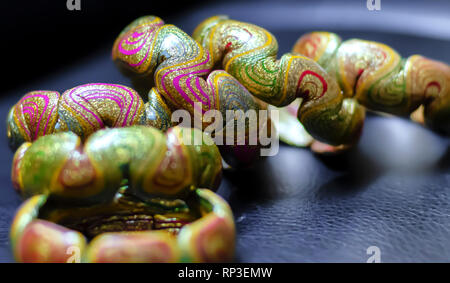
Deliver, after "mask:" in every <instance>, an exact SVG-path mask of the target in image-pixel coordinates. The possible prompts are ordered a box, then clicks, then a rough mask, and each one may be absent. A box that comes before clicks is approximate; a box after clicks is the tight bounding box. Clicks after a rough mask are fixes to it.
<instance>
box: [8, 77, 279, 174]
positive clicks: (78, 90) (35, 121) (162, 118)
mask: <svg viewBox="0 0 450 283" xmlns="http://www.w3.org/2000/svg"><path fill="white" fill-rule="evenodd" d="M210 77H211V78H212V80H214V81H215V84H216V85H221V86H222V87H215V88H214V89H215V90H221V92H220V93H218V94H217V95H218V97H219V101H220V103H227V102H226V100H227V99H230V100H231V102H230V103H229V104H232V103H234V101H235V100H234V99H233V98H231V96H232V95H233V91H234V90H233V87H235V86H236V85H235V84H233V82H235V81H234V79H233V80H232V81H231V82H232V83H229V81H228V79H229V78H230V77H229V75H224V72H223V71H222V72H221V71H216V72H214V73H213V74H211V75H210ZM241 88H242V87H241ZM228 92H230V93H231V94H230V93H228ZM237 93H239V92H237ZM247 98H251V95H247ZM259 105H260V104H259V103H256V102H255V101H254V100H251V99H248V100H245V101H244V102H243V104H241V106H242V107H241V109H247V108H253V109H260V108H259ZM230 107H234V106H232V105H230ZM224 108H226V107H224ZM268 121H269V122H270V120H268ZM228 123H230V122H229V121H223V125H221V127H219V130H220V129H221V128H222V129H225V128H226V127H227V124H228ZM231 123H236V121H231ZM7 125H8V129H7V135H8V139H9V145H10V147H11V148H12V149H14V150H15V149H17V148H18V147H19V146H20V145H21V144H23V143H24V142H32V141H34V140H36V139H37V138H39V137H41V136H44V135H48V134H53V133H58V132H65V131H71V132H73V133H75V134H77V135H78V136H80V137H81V139H82V140H85V139H86V138H87V137H89V136H90V135H91V134H92V133H94V132H95V131H97V130H100V129H102V128H105V127H110V128H115V127H128V126H132V125H146V126H151V127H154V128H156V129H159V130H162V131H166V130H167V129H169V128H170V127H172V126H174V125H176V123H175V122H172V110H171V109H170V108H169V107H168V106H167V104H166V102H165V101H164V99H163V98H162V97H161V96H160V95H159V93H158V92H156V91H155V89H152V90H151V91H150V92H149V93H148V95H147V102H145V103H144V101H143V100H142V98H141V97H140V96H139V94H138V93H137V92H136V91H135V90H133V89H132V88H129V87H126V86H123V85H119V84H106V83H91V84H84V85H80V86H77V87H74V88H71V89H69V90H67V91H65V92H64V93H63V94H62V95H60V94H59V93H58V92H56V91H44V90H41V91H32V92H29V93H27V94H25V95H24V96H23V97H22V98H21V99H20V100H19V101H18V102H17V103H16V104H15V105H14V106H13V107H12V108H11V110H10V111H9V114H8V119H7ZM200 127H201V126H200ZM245 127H246V128H244V130H245V131H246V132H245V133H244V138H248V136H249V135H250V133H251V131H249V127H248V124H245ZM236 128H237V127H236ZM268 128H269V130H270V124H269V125H268ZM238 130H239V129H237V130H236V131H235V135H234V136H235V138H236V141H235V142H234V143H233V144H231V145H227V144H225V145H220V146H219V148H220V150H221V153H222V156H223V158H224V160H225V161H226V162H227V163H228V164H230V165H233V166H234V167H240V166H250V165H251V164H253V163H254V162H255V161H256V160H258V159H259V150H260V145H258V144H256V145H243V146H240V145H238V140H237V137H239V132H238ZM258 130H259V129H258ZM215 133H216V138H217V136H219V134H218V133H220V131H216V132H215ZM224 138H226V136H225V137H224Z"/></svg>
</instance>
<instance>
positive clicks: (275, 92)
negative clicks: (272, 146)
mask: <svg viewBox="0 0 450 283" xmlns="http://www.w3.org/2000/svg"><path fill="white" fill-rule="evenodd" d="M193 37H194V39H196V40H197V41H198V42H200V43H201V44H202V46H204V47H205V49H208V50H209V51H210V53H211V57H212V60H213V61H214V63H215V64H217V65H218V66H222V67H223V68H224V69H225V70H226V71H227V72H229V73H230V74H231V75H233V76H234V77H236V78H237V79H238V80H239V81H240V82H241V83H242V84H243V85H244V86H245V87H246V88H247V89H248V90H249V91H250V92H251V93H252V94H254V95H255V96H257V97H258V98H260V99H262V100H264V101H266V102H268V103H270V104H273V105H275V106H285V105H287V104H289V103H291V102H292V101H293V100H294V99H295V98H297V97H298V98H301V99H302V101H301V103H299V101H297V102H296V103H295V104H294V105H293V107H290V108H286V109H283V112H284V113H282V114H280V116H286V117H285V118H286V119H284V118H283V117H280V125H281V126H280V128H281V129H280V138H281V139H282V140H284V141H287V142H288V143H289V144H294V145H308V144H310V143H311V142H312V138H311V137H310V136H309V135H308V134H307V133H306V132H304V131H303V129H302V128H300V127H297V128H296V129H294V131H293V130H292V129H293V127H291V126H290V125H292V120H293V119H292V118H290V117H292V116H295V115H297V116H298V118H299V120H300V121H301V123H302V124H303V126H304V127H305V128H306V130H307V132H309V133H310V134H311V136H312V137H313V138H315V139H317V140H319V141H322V142H325V143H328V144H330V145H334V146H340V147H341V148H346V147H347V146H350V145H352V144H354V143H355V142H356V141H357V139H358V137H359V133H360V131H361V128H362V124H363V120H364V108H363V107H361V106H359V105H362V106H365V107H367V108H368V109H370V110H375V111H383V112H388V113H391V114H396V115H408V114H410V113H411V112H413V111H414V110H415V109H417V107H418V106H419V105H421V104H422V105H423V115H424V120H425V123H426V124H427V125H428V126H429V127H431V128H432V129H434V130H437V131H440V132H443V133H446V134H449V133H450V68H449V66H448V65H446V64H444V63H442V62H438V61H434V60H430V59H427V58H424V57H422V56H419V55H413V56H410V57H408V58H406V59H402V58H401V57H400V55H398V53H397V52H395V51H394V50H393V49H391V48H390V47H388V46H386V45H384V44H381V43H376V42H370V41H364V40H357V39H352V40H348V41H344V42H341V39H340V38H339V37H338V36H337V35H335V34H332V33H328V32H313V33H310V34H307V35H305V36H303V37H301V38H300V39H299V40H298V41H297V43H296V44H295V46H294V48H293V53H292V54H289V53H288V54H285V55H283V56H282V57H281V59H280V60H276V54H277V49H278V47H277V42H276V39H275V38H274V37H273V36H272V35H271V34H270V33H269V32H267V31H266V30H264V29H262V28H260V27H257V26H255V25H251V24H247V23H242V22H238V21H234V20H230V19H228V18H227V17H225V16H215V17H211V18H208V19H206V20H205V21H203V22H202V23H201V24H200V25H199V26H198V27H197V28H196V29H195V31H194V34H193ZM304 56H305V57H304ZM311 60H314V61H315V62H317V63H318V64H319V65H320V66H321V67H323V69H322V68H318V67H317V66H315V65H314V64H312V63H311V62H310V61H311ZM325 71H326V72H325ZM335 82H337V83H335ZM341 89H342V90H343V95H341V94H340V93H341ZM296 112H298V113H297V114H296ZM283 127H284V128H285V129H283ZM289 132H296V133H297V136H295V137H289ZM291 134H292V133H291ZM338 148H339V147H334V149H338ZM329 149H330V148H329ZM331 149H333V147H331Z"/></svg>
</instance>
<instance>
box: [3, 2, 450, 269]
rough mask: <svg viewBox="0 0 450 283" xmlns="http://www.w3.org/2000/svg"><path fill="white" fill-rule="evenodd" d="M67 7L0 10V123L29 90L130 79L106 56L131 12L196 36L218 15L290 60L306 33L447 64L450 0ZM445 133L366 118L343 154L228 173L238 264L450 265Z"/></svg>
mask: <svg viewBox="0 0 450 283" xmlns="http://www.w3.org/2000/svg"><path fill="white" fill-rule="evenodd" d="M381 2H382V10H381V11H376V12H375V11H374V12H369V11H368V10H367V8H366V1H364V0H352V1H310V2H308V1H264V0H258V1H256V0H255V1H242V2H240V1H183V2H182V3H176V2H172V1H165V2H163V3H161V1H137V0H127V1H106V0H103V1H91V0H81V11H68V10H67V9H66V1H65V0H61V1H50V0H49V1H8V2H6V3H2V9H1V17H0V19H1V24H2V27H3V29H2V44H1V45H0V46H1V53H0V54H2V55H3V58H2V66H3V69H4V70H5V72H2V76H1V78H2V80H1V82H2V86H3V87H2V91H0V92H1V94H2V98H1V101H0V117H2V119H6V114H7V111H8V110H9V108H10V107H11V106H12V105H13V104H14V103H15V102H16V101H17V100H18V99H19V98H20V97H21V96H22V95H23V94H24V93H26V92H28V91H31V90H34V89H52V90H58V91H64V90H65V89H68V88H71V87H73V86H76V85H78V84H83V83H88V82H114V83H122V84H126V85H129V84H130V83H129V81H128V80H127V79H126V78H124V77H123V76H122V75H121V74H120V73H119V72H118V71H117V70H116V68H115V67H114V64H113V63H112V62H111V60H110V48H111V46H112V43H113V41H114V39H115V37H116V36H117V35H118V33H119V32H120V31H121V29H122V28H123V27H124V26H125V25H126V24H128V23H129V22H131V21H132V20H133V19H134V18H136V17H138V16H142V15H146V14H155V15H158V16H160V17H162V18H163V19H165V20H166V22H168V23H174V24H176V25H178V26H179V27H180V28H182V29H184V30H185V31H186V32H188V33H191V32H192V30H193V28H194V27H195V26H196V24H198V23H199V22H200V21H201V20H203V19H204V18H206V17H208V16H212V15H215V14H223V13H224V14H230V15H231V16H232V17H233V18H235V19H239V20H244V21H249V22H253V23H256V24H258V25H262V26H264V27H265V28H267V29H268V30H270V31H271V32H272V33H273V34H274V35H275V36H276V37H277V39H278V43H279V46H280V52H281V53H284V52H288V51H289V50H290V48H291V47H292V45H293V44H294V42H295V40H296V39H297V38H298V37H299V36H300V35H301V34H303V33H304V32H307V31H310V30H315V29H327V30H331V31H335V32H338V33H339V34H341V35H342V36H343V37H344V38H350V37H359V38H365V39H371V40H377V41H382V42H384V43H387V44H389V45H391V46H392V47H394V48H395V49H396V50H398V51H399V52H400V53H401V54H402V55H404V56H409V55H411V54H414V53H419V54H423V55H425V56H428V57H431V58H434V59H438V60H442V61H444V62H447V63H450V52H449V51H450V36H449V34H450V32H449V29H450V25H448V23H449V13H450V3H449V2H448V1H437V0H435V1H423V2H420V1H395V2H394V1H389V3H388V1H385V0H384V1H383V0H381ZM0 126H1V127H0V133H4V137H3V138H2V139H0V141H1V144H0V158H1V159H0V166H1V167H0V170H1V171H0V180H1V184H2V185H3V186H2V187H1V188H0V262H1V261H11V260H12V257H11V254H10V250H9V239H8V233H9V225H10V222H11V219H12V217H13V215H14V211H15V209H16V208H17V206H18V205H19V204H20V202H21V200H20V198H19V197H18V196H17V195H16V194H15V193H14V192H13V189H12V186H11V181H10V168H11V160H12V154H13V153H12V152H10V150H9V148H8V147H7V143H6V127H5V124H4V123H1V124H0ZM448 145H449V141H448V138H445V137H441V136H439V135H436V134H434V133H432V132H430V131H429V130H427V129H425V128H423V127H421V126H419V125H416V124H413V123H411V122H410V121H407V120H405V119H399V118H392V117H385V116H377V115H369V117H368V119H367V121H366V126H365V129H364V133H363V136H362V139H361V142H360V144H359V146H358V147H357V148H355V149H354V150H353V151H352V152H350V153H348V154H346V155H343V156H339V157H326V158H325V157H319V156H316V155H313V154H312V153H311V152H309V151H308V150H307V149H299V148H292V147H288V146H285V145H282V146H281V148H280V152H279V154H278V155H277V156H274V157H270V158H268V159H267V160H266V162H264V163H262V164H260V165H259V166H257V167H255V168H253V169H252V170H245V171H238V172H226V173H225V178H224V181H223V183H222V186H221V187H220V189H219V193H220V194H221V195H222V196H224V197H225V198H226V199H227V200H228V201H229V202H230V205H231V207H232V209H233V211H234V214H235V219H236V225H237V232H238V235H237V236H238V237H237V249H236V250H237V258H236V260H237V261H244V262H292V261H293V262H298V261H300V262H305V261H306V262H311V261H312V262H317V261H319V262H323V261H333V262H334V261H356V262H365V261H366V260H367V258H368V257H369V256H368V255H367V254H366V250H367V248H368V247H369V246H372V245H375V246H378V247H379V248H380V250H381V260H382V261H427V262H429V261H449V259H450V240H449V239H450V204H449V201H450V191H449V190H450V185H449V183H450V174H449V169H450V168H449V167H450V152H449V150H448V148H449V147H448Z"/></svg>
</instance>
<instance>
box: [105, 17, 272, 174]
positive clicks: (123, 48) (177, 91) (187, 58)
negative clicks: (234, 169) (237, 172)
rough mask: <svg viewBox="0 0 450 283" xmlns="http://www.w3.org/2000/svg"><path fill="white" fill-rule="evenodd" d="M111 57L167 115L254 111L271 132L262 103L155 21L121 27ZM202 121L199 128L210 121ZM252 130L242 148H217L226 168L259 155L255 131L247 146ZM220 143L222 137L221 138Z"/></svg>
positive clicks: (173, 29) (200, 51)
mask: <svg viewBox="0 0 450 283" xmlns="http://www.w3.org/2000/svg"><path fill="white" fill-rule="evenodd" d="M112 58H113V60H114V62H115V63H116V65H117V66H118V68H119V69H120V70H121V71H122V73H123V74H125V75H126V76H128V77H130V78H131V79H132V81H133V85H134V87H135V88H136V89H138V91H139V92H141V93H146V92H148V91H149V90H150V88H151V87H152V86H153V85H154V87H153V88H152V89H151V91H152V92H154V93H158V94H159V95H160V96H161V97H162V98H163V99H164V101H166V103H167V105H168V106H169V108H170V109H172V111H174V110H177V109H184V110H187V111H188V112H189V114H190V115H191V116H195V115H196V114H199V115H203V114H205V113H206V112H207V111H210V110H218V111H219V112H220V113H221V116H222V117H226V112H227V111H228V110H234V111H235V110H241V111H243V112H247V111H248V110H256V111H257V115H258V118H257V119H258V120H263V121H258V124H260V123H261V122H262V123H263V124H266V127H267V129H268V131H269V129H271V124H270V118H269V119H267V120H266V121H264V119H262V118H261V119H260V116H259V112H258V110H260V109H264V108H265V105H264V103H262V102H260V101H259V100H257V99H255V98H254V97H253V96H252V95H251V94H250V93H249V92H248V91H247V89H246V88H245V87H243V86H242V85H241V84H240V83H239V82H238V80H236V79H235V78H234V77H233V76H231V75H230V74H228V73H227V72H225V71H222V70H216V71H212V69H213V67H214V66H213V65H214V61H213V60H212V57H211V55H210V53H209V52H208V51H207V50H205V49H204V48H203V47H202V46H201V45H200V44H199V43H197V42H196V41H195V40H194V39H193V38H191V37H190V36H189V35H187V34H186V33H185V32H183V31H182V30H180V29H179V28H177V27H175V26H173V25H168V24H164V22H163V21H162V19H160V18H158V17H155V16H145V17H141V18H138V19H136V20H135V21H133V22H132V23H130V24H129V25H128V26H127V27H125V29H124V30H123V31H122V32H121V33H120V34H119V36H118V37H117V39H116V40H115V42H114V45H113V50H112ZM205 78H206V79H205ZM223 120H224V121H225V120H226V119H223ZM202 121H203V125H202V126H203V128H204V129H205V128H206V127H207V126H208V124H209V123H210V122H209V123H208V122H205V120H202ZM224 127H225V125H224ZM257 131H259V128H258V129H251V128H249V127H248V125H247V124H246V128H245V139H246V141H245V145H244V146H239V144H240V143H239V142H238V141H235V144H234V145H231V146H228V145H225V146H221V147H220V148H221V152H223V153H224V154H225V155H228V154H230V155H231V156H230V157H229V158H226V157H225V156H224V159H225V160H226V161H227V162H228V163H231V165H232V166H239V163H242V164H251V163H253V162H254V159H257V158H258V157H259V156H258V154H255V152H257V153H259V148H260V147H261V143H260V141H259V134H258V133H256V136H257V137H258V141H257V143H256V146H255V145H252V146H247V145H249V143H248V139H249V138H248V137H249V135H250V134H251V133H252V132H253V133H254V132H257ZM235 136H237V135H235ZM223 139H225V140H226V139H227V134H224V137H223ZM227 153H228V154H227Z"/></svg>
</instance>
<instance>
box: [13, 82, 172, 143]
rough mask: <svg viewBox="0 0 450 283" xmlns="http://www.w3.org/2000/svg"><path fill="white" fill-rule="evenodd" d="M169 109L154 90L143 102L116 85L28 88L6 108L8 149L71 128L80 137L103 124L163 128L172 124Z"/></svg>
mask: <svg viewBox="0 0 450 283" xmlns="http://www.w3.org/2000/svg"><path fill="white" fill-rule="evenodd" d="M170 114H171V112H170V109H169V108H168V107H167V105H166V104H165V103H164V101H163V100H162V98H161V97H160V96H158V94H157V93H154V92H150V93H149V94H148V102H147V103H145V104H144V102H143V101H142V99H141V97H140V96H139V94H138V93H137V92H136V91H135V90H133V89H131V88H129V87H126V86H123V85H118V84H105V83H92V84H85V85H80V86H77V87H74V88H71V89H69V90H67V91H65V92H64V93H63V94H62V95H60V94H59V93H58V92H56V91H44V90H41V91H32V92H29V93H27V94H25V95H24V96H23V97H22V99H20V100H19V102H17V103H16V104H15V105H14V106H13V107H12V108H11V110H10V111H9V114H8V119H7V124H8V139H9V144H10V147H11V148H12V149H17V148H18V147H19V146H20V145H21V144H23V143H24V142H33V141H35V140H36V139H37V138H39V137H41V136H44V135H48V134H53V133H57V132H66V131H72V132H74V133H75V134H77V135H78V136H80V137H81V138H82V139H83V140H85V139H86V138H87V137H88V136H90V135H91V134H92V133H94V132H95V131H97V130H99V129H102V128H104V127H127V126H132V125H148V126H152V127H155V128H157V129H160V130H163V131H166V130H167V129H168V128H169V127H171V126H172V123H171V119H170V118H171V117H170Z"/></svg>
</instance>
